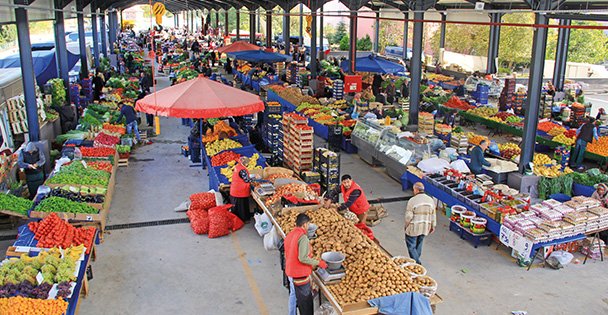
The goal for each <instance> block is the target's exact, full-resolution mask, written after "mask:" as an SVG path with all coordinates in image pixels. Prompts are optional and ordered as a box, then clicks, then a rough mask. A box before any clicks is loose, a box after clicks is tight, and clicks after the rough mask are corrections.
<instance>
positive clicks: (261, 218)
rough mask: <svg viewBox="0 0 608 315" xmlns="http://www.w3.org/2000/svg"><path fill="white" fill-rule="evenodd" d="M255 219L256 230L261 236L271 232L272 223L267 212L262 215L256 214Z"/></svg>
mask: <svg viewBox="0 0 608 315" xmlns="http://www.w3.org/2000/svg"><path fill="white" fill-rule="evenodd" d="M253 218H254V219H255V225H254V226H255V230H256V231H258V234H260V236H264V235H266V234H267V233H268V232H270V229H272V223H271V222H270V218H269V217H268V215H267V214H266V212H264V213H261V214H260V213H256V214H254V215H253Z"/></svg>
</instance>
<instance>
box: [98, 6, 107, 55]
mask: <svg viewBox="0 0 608 315" xmlns="http://www.w3.org/2000/svg"><path fill="white" fill-rule="evenodd" d="M99 24H100V26H101V27H100V28H101V53H102V54H103V56H104V57H107V56H108V37H107V34H108V29H107V27H106V15H105V13H104V12H101V14H100V15H99Z"/></svg>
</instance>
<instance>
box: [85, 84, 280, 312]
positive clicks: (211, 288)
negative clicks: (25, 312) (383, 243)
mask: <svg viewBox="0 0 608 315" xmlns="http://www.w3.org/2000/svg"><path fill="white" fill-rule="evenodd" d="M163 79H164V78H160V80H159V81H160V82H159V86H161V87H162V86H163V84H164V85H166V83H165V82H163ZM188 134H189V128H188V127H185V126H181V124H180V120H179V119H174V118H161V135H160V136H158V137H155V138H153V141H154V144H152V145H148V146H143V147H139V148H137V149H136V150H135V151H134V154H132V157H131V160H130V161H129V166H128V167H126V168H120V169H119V170H118V174H117V180H116V193H115V196H114V199H113V200H112V206H111V210H110V218H109V224H110V225H116V224H130V223H139V222H151V221H158V220H166V219H183V218H186V215H185V213H183V212H174V211H173V209H174V208H175V207H176V206H177V205H179V204H180V203H181V202H182V201H184V200H187V199H188V196H189V195H190V194H192V193H194V192H200V191H206V190H208V177H207V171H206V170H202V169H201V168H200V167H190V164H191V163H190V161H189V160H188V159H186V158H185V157H183V156H181V155H180V152H179V150H180V146H181V145H182V144H185V143H186V137H187V135H188ZM97 249H98V251H97V253H98V257H99V258H100V259H98V260H97V261H96V262H95V263H94V264H93V271H94V276H95V278H94V279H93V280H92V281H91V294H90V296H89V297H88V298H86V299H83V300H82V303H81V312H82V313H81V314H169V313H178V314H261V313H263V312H262V311H263V310H264V309H266V310H268V312H269V314H285V313H286V312H287V311H286V310H287V297H288V295H287V290H285V289H284V288H283V287H282V286H281V285H280V284H281V281H282V280H281V274H280V272H278V271H279V270H280V265H279V257H278V252H274V253H270V254H269V253H268V252H266V251H265V250H264V248H263V245H262V242H261V238H260V237H259V236H258V235H257V232H256V231H255V229H254V228H253V224H249V225H248V226H246V227H244V228H243V229H242V230H240V231H238V232H237V233H235V234H233V236H231V237H223V238H219V239H208V238H207V237H206V236H205V235H201V236H198V235H194V234H193V233H192V230H191V229H190V225H189V224H173V225H163V226H151V227H136V228H129V229H121V230H113V231H110V232H109V233H108V234H107V235H106V239H105V242H104V243H103V244H102V245H100V246H98V248H97ZM255 288H257V289H255ZM256 291H257V292H258V294H254V293H252V292H256ZM260 310H262V311H260Z"/></svg>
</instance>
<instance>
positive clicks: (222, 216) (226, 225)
mask: <svg viewBox="0 0 608 315" xmlns="http://www.w3.org/2000/svg"><path fill="white" fill-rule="evenodd" d="M230 207H232V205H231V204H227V205H223V206H219V207H213V208H211V209H209V235H208V236H209V238H216V237H221V236H224V235H228V234H230V228H231V227H232V221H231V219H230V216H229V214H230V212H228V209H230Z"/></svg>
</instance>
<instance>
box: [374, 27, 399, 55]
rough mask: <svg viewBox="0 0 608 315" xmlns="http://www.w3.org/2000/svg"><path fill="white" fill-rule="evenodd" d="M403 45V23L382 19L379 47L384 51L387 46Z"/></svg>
mask: <svg viewBox="0 0 608 315" xmlns="http://www.w3.org/2000/svg"><path fill="white" fill-rule="evenodd" d="M402 45H403V24H402V23H399V22H397V23H396V22H394V21H380V41H379V43H378V46H379V47H378V49H379V50H380V51H384V48H386V46H402Z"/></svg>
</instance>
